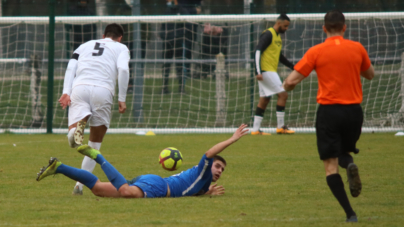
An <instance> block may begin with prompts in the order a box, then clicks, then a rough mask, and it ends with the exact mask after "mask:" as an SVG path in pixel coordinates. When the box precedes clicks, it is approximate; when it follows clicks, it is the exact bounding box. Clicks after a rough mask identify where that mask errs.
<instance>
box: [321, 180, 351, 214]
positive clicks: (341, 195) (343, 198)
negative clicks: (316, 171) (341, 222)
mask: <svg viewBox="0 0 404 227" xmlns="http://www.w3.org/2000/svg"><path fill="white" fill-rule="evenodd" d="M327 184H328V187H330V189H331V192H332V194H334V196H335V198H337V200H338V202H339V204H340V205H341V206H342V208H343V209H344V211H345V213H346V216H347V218H350V217H351V216H352V215H356V213H355V212H354V211H353V209H352V207H351V204H350V203H349V200H348V196H347V195H346V192H345V189H344V182H342V178H341V176H340V175H339V174H338V173H335V174H331V175H329V176H327Z"/></svg>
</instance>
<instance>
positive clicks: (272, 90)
mask: <svg viewBox="0 0 404 227" xmlns="http://www.w3.org/2000/svg"><path fill="white" fill-rule="evenodd" d="M262 78H263V80H261V81H260V80H259V81H258V87H259V92H260V97H269V96H272V95H274V94H278V93H281V92H284V91H285V89H283V87H282V81H281V78H280V77H279V75H278V73H277V72H263V73H262Z"/></svg>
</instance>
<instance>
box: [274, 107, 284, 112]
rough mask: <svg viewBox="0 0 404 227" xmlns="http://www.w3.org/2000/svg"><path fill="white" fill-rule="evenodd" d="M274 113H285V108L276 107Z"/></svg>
mask: <svg viewBox="0 0 404 227" xmlns="http://www.w3.org/2000/svg"><path fill="white" fill-rule="evenodd" d="M276 112H285V107H284V106H278V105H276Z"/></svg>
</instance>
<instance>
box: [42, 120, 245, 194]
mask: <svg viewBox="0 0 404 227" xmlns="http://www.w3.org/2000/svg"><path fill="white" fill-rule="evenodd" d="M246 127H247V125H246V124H242V125H241V126H240V127H239V128H238V129H237V130H236V132H235V133H234V134H233V136H232V137H230V138H229V139H227V140H225V141H223V142H220V143H218V144H216V145H215V146H213V147H212V148H210V149H209V150H208V151H207V152H206V153H205V154H204V155H203V156H202V159H201V161H200V162H199V164H198V165H197V166H194V167H193V168H190V169H188V170H186V171H183V172H181V173H179V174H176V175H173V176H171V177H167V178H162V177H160V176H157V175H153V174H147V175H141V176H139V177H136V178H134V179H133V180H131V181H128V180H126V179H125V178H124V177H123V176H122V174H120V173H119V172H118V171H117V170H116V169H115V167H113V166H112V165H111V164H110V163H109V162H108V161H107V160H106V159H105V158H104V157H103V156H102V155H101V153H100V152H99V151H98V150H95V149H93V148H91V147H90V146H88V145H82V146H80V147H79V148H78V149H77V150H78V152H80V153H81V154H83V155H86V156H87V157H90V158H91V159H93V160H95V161H96V162H97V163H98V164H100V165H101V168H102V170H103V171H104V173H105V175H107V177H108V180H109V181H110V182H101V181H100V180H99V179H98V178H97V177H96V176H95V175H94V174H92V173H90V172H88V171H86V170H82V169H77V168H74V167H71V166H67V165H65V164H62V162H60V161H59V160H58V159H56V158H51V159H50V160H49V165H48V166H47V167H44V168H42V169H41V171H40V172H39V173H38V177H37V181H40V180H42V179H43V178H45V177H47V176H51V175H54V174H58V173H61V174H63V175H65V176H67V177H69V178H70V179H72V180H75V181H79V182H81V183H83V184H84V185H85V186H87V187H88V188H89V189H90V190H91V191H92V192H93V194H94V195H96V196H101V197H123V198H156V197H181V196H193V195H203V194H210V195H221V194H223V193H224V188H223V187H222V186H217V184H213V185H211V183H212V182H216V181H217V180H218V179H219V178H220V176H221V175H222V173H223V171H224V169H225V167H226V161H225V160H224V159H223V158H222V157H221V156H219V155H218V154H219V153H220V152H222V151H223V150H224V149H226V148H227V147H228V146H230V145H231V144H233V143H234V142H236V141H237V140H238V139H240V138H241V137H242V136H244V135H246V134H247V133H248V129H246Z"/></svg>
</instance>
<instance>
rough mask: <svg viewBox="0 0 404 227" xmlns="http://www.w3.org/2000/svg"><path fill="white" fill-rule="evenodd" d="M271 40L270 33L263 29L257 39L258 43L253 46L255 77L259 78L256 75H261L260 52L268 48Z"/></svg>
mask: <svg viewBox="0 0 404 227" xmlns="http://www.w3.org/2000/svg"><path fill="white" fill-rule="evenodd" d="M271 42H272V33H271V32H270V31H265V32H263V33H262V34H261V36H260V39H259V41H258V45H257V47H256V48H255V58H254V61H255V74H256V75H257V79H258V80H260V79H259V78H258V76H261V74H262V72H261V53H262V52H263V51H264V50H265V49H267V48H268V46H269V45H270V44H271ZM261 80H262V76H261Z"/></svg>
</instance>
